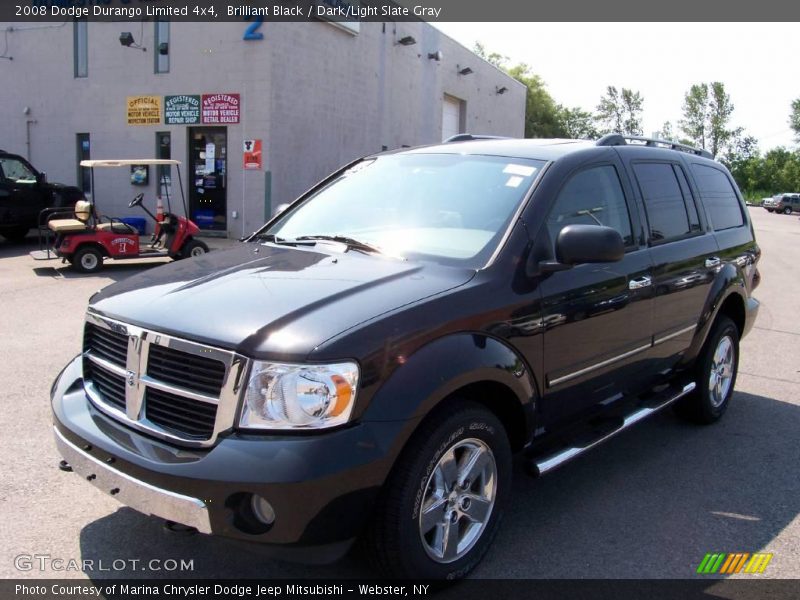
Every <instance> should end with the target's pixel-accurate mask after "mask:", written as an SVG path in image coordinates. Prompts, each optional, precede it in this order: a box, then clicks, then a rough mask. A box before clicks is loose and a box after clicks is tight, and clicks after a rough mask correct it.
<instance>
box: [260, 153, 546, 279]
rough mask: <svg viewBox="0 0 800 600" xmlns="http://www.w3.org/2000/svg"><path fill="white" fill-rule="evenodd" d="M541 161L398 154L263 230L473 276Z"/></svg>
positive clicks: (365, 164) (363, 168)
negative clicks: (334, 240) (469, 271)
mask: <svg viewBox="0 0 800 600" xmlns="http://www.w3.org/2000/svg"><path fill="white" fill-rule="evenodd" d="M543 165H544V162H543V161H536V160H524V159H516V158H514V159H512V158H506V157H495V156H475V155H462V154H400V155H389V156H382V157H378V158H370V159H366V160H364V161H361V162H360V163H358V164H356V165H355V166H353V167H351V168H350V169H348V170H347V171H345V172H344V173H342V174H341V175H339V176H338V177H337V178H336V179H334V180H333V181H331V182H329V183H328V184H327V185H326V186H325V187H324V188H322V189H320V190H318V191H317V192H315V193H314V194H313V195H311V196H310V197H309V198H308V199H306V201H305V202H303V204H301V205H300V206H299V207H297V208H295V209H294V210H292V211H291V212H289V213H287V214H286V215H285V216H283V217H282V218H279V219H278V221H277V222H276V223H274V224H273V225H272V226H271V227H270V228H269V229H268V230H266V231H264V232H262V235H264V234H271V235H273V236H275V238H276V239H282V240H291V239H297V238H301V237H305V236H326V237H327V236H337V237H340V238H350V239H352V240H357V241H358V242H362V243H365V244H369V245H370V246H374V247H376V248H378V249H380V250H381V251H382V252H384V253H386V254H390V255H395V256H403V257H406V258H422V259H430V260H435V261H437V262H442V263H445V264H454V265H462V266H468V267H470V268H479V267H481V266H483V265H484V264H485V263H486V261H487V260H488V258H489V256H490V255H491V254H492V252H493V251H494V249H495V247H496V246H497V244H498V243H499V241H500V239H501V237H502V235H503V233H504V232H505V230H506V228H507V226H508V224H509V222H510V220H511V219H512V218H513V216H514V213H515V211H516V209H517V207H518V206H519V205H520V203H521V202H522V199H523V198H524V197H525V194H526V193H527V191H528V189H529V188H530V186H531V184H532V183H533V180H534V178H535V176H536V174H537V173H538V172H539V171H540V170H541V168H542V166H543Z"/></svg>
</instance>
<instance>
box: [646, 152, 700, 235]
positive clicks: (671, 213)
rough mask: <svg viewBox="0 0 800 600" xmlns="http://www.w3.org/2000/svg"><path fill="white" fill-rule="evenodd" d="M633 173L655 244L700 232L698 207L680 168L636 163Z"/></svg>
mask: <svg viewBox="0 0 800 600" xmlns="http://www.w3.org/2000/svg"><path fill="white" fill-rule="evenodd" d="M633 172H634V174H635V175H636V181H637V182H638V183H639V189H640V190H641V192H642V198H643V199H644V207H645V211H646V212H647V222H648V224H649V228H650V240H651V241H652V242H653V243H663V242H668V241H670V240H676V239H680V238H684V237H686V236H689V235H693V234H694V233H697V232H699V231H700V223H699V220H698V217H697V208H696V207H695V205H694V200H693V199H692V197H691V194H690V192H689V187H688V185H687V184H686V180H685V176H684V174H683V171H682V170H681V168H680V167H677V166H675V165H672V164H671V163H635V164H634V165H633Z"/></svg>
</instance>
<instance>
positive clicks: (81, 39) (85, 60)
mask: <svg viewBox="0 0 800 600" xmlns="http://www.w3.org/2000/svg"><path fill="white" fill-rule="evenodd" d="M72 31H73V54H74V61H73V63H74V67H75V77H88V76H89V23H88V22H87V21H75V22H74V23H73V30H72Z"/></svg>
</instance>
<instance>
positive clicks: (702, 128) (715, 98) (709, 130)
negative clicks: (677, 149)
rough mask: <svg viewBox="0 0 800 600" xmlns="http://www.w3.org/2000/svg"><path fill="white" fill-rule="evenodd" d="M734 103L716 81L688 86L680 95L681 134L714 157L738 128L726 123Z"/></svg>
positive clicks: (720, 83)
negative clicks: (681, 99) (683, 94)
mask: <svg viewBox="0 0 800 600" xmlns="http://www.w3.org/2000/svg"><path fill="white" fill-rule="evenodd" d="M733 109H734V105H733V102H731V97H730V95H729V94H728V93H727V92H726V91H725V84H723V83H722V82H720V81H712V82H711V83H710V84H709V83H699V84H695V85H693V86H691V87H690V88H689V91H688V92H686V95H685V96H684V99H683V118H682V119H681V120H680V122H679V125H680V128H681V131H682V132H683V134H684V135H685V136H686V137H687V138H688V139H689V140H690V141H691V142H692V143H693V144H694V145H696V146H700V147H701V148H705V149H706V150H708V151H709V152H711V154H713V155H714V156H715V157H716V156H717V155H719V154H720V153H721V152H722V151H723V150H724V149H725V147H726V146H727V145H728V144H730V143H731V141H732V140H734V139H735V137H736V136H737V135H738V134H740V133H741V130H738V129H732V128H731V127H730V121H731V116H732V115H733Z"/></svg>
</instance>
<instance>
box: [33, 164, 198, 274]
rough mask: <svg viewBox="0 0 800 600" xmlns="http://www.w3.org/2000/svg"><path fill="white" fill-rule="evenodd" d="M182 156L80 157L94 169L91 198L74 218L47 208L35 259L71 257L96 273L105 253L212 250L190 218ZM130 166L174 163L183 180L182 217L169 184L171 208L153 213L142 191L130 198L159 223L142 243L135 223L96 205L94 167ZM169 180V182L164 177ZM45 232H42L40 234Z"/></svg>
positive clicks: (177, 255) (175, 255) (180, 254)
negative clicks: (175, 209)
mask: <svg viewBox="0 0 800 600" xmlns="http://www.w3.org/2000/svg"><path fill="white" fill-rule="evenodd" d="M180 164H181V163H180V161H177V160H166V159H145V160H139V159H137V160H128V159H125V160H82V161H81V166H82V167H87V168H89V169H90V174H91V181H92V191H93V193H92V196H91V201H86V200H79V201H78V202H76V203H75V210H74V213H73V214H72V216H73V217H74V218H71V219H60V218H59V219H54V218H53V217H55V216H63V214H64V209H63V208H61V209H44V210H43V211H42V212H41V213H40V216H39V247H40V249H39V250H38V251H34V252H31V253H30V254H31V256H32V257H33V258H34V259H35V260H50V259H55V258H61V259H62V262H66V261H69V262H70V264H71V265H72V266H73V268H75V269H76V270H78V271H80V272H82V273H95V272H97V271H99V270H100V269H101V268H102V267H103V259H104V258H117V259H126V260H128V259H136V258H158V257H169V258H172V259H175V260H177V259H181V258H186V257H189V256H199V255H201V254H205V253H206V252H208V246H206V245H205V243H203V242H202V241H200V240H198V239H195V237H194V236H195V235H196V234H197V233H198V232H199V231H200V228H199V227H198V226H197V225H196V224H195V223H193V222H192V221H190V220H189V218H188V216H187V215H188V212H187V210H186V200H185V196H184V193H183V183H182V181H181V174H180ZM131 165H154V166H161V165H169V166H174V167H176V169H177V171H178V173H177V175H178V183H179V184H180V191H181V200H182V202H181V203H182V206H183V214H184V216H180V215H177V214H175V213H173V212H172V205H171V202H170V197H169V192H168V187H167V186H166V185H164V186H163V187H164V189H165V190H166V194H165V195H166V201H167V211H166V212H164V213H161V212H160V210H157V214H155V215H154V214H153V213H152V212H150V211H149V210H148V209H147V208H146V207H145V206H144V205H143V204H142V200H143V199H144V194H137V195H136V197H135V198H133V200H131V201H130V202H129V203H128V206H129V207H130V208H133V207H135V206H138V207H140V208H141V209H142V210H144V211H145V212H146V213H147V214H148V215H149V216H150V218H152V219H153V221H154V222H155V230H154V233H153V235H152V237H151V238H150V241H149V243H144V244H142V243H140V239H139V232H138V231H137V230H136V228H134V227H133V226H132V225H129V224H127V223H123V222H122V221H121V220H120V219H117V218H114V217H107V216H100V215H99V214H98V212H97V208H96V205H95V194H94V190H95V187H94V170H95V169H98V168H112V167H130V166H131ZM164 183H166V181H165V182H164ZM43 233H44V235H42V234H43Z"/></svg>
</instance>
